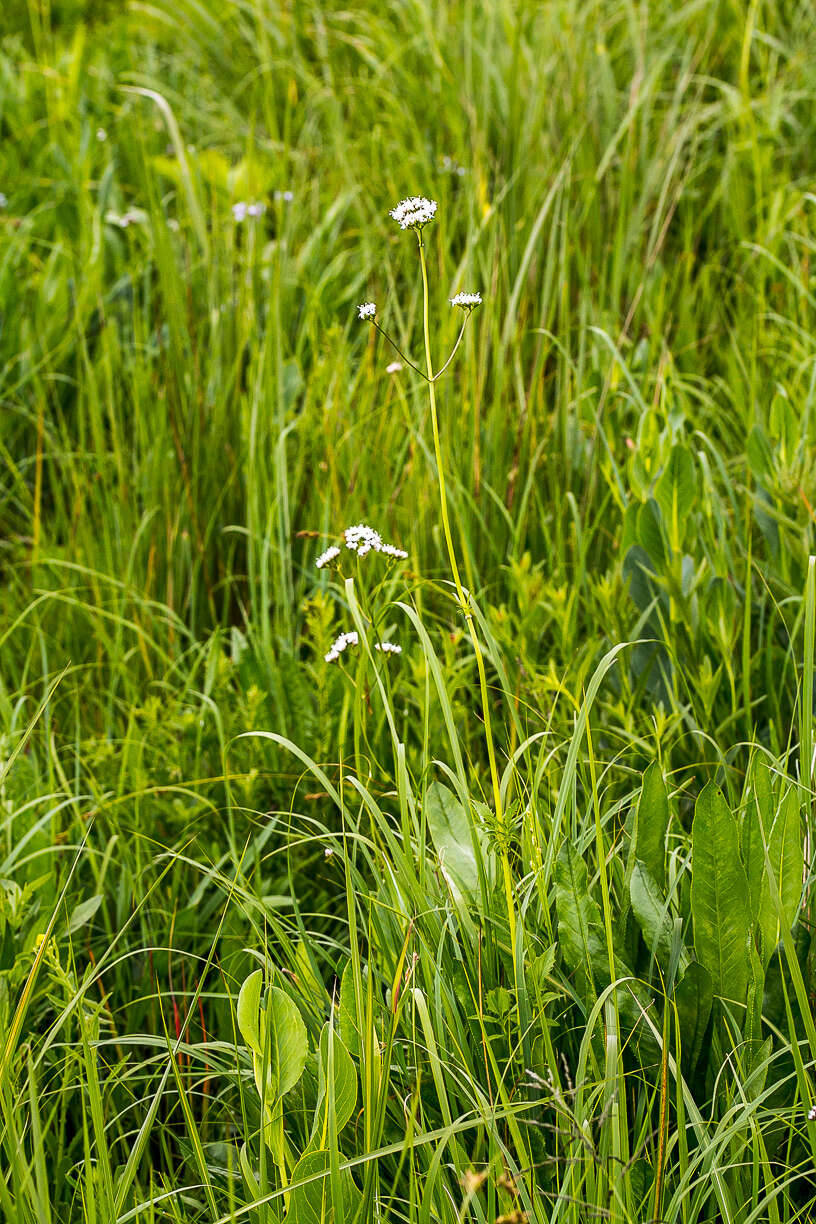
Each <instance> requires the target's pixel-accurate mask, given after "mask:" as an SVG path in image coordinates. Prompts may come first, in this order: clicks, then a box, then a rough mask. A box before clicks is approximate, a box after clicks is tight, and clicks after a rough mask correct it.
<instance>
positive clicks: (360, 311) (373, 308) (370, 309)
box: [357, 302, 377, 319]
mask: <svg viewBox="0 0 816 1224" xmlns="http://www.w3.org/2000/svg"><path fill="white" fill-rule="evenodd" d="M376 313H377V303H376V302H362V303H361V304H360V305H359V306H358V307H357V317H358V318H359V319H373V318H374V316H375V314H376Z"/></svg>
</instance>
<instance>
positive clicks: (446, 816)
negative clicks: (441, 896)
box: [425, 782, 492, 901]
mask: <svg viewBox="0 0 816 1224" xmlns="http://www.w3.org/2000/svg"><path fill="white" fill-rule="evenodd" d="M425 815H426V818H427V821H428V828H429V829H430V832H431V837H432V838H433V843H434V846H435V847H436V853H437V854H438V855H439V862H440V865H441V867H442V870H443V872H444V873H445V876H446V877H447V878H448V879H449V880H450V881H451V883H452V885H453V887H454V889H456V890H457V891H458V892H459V894H460V895H464V897H466V898H467V899H468V900H471V901H473V900H475V899H476V898H478V896H479V867H478V865H477V862H476V849H475V848H476V847H477V846H478V847H479V848H480V852H481V857H482V863H483V864H484V870H485V873H486V874H487V875H488V877H490V876H492V871H490V870H489V867H490V858H491V857H492V856H491V852H490V849H489V847H488V844H487V837H486V835H485V834H484V833H483V831H482V830H481V829H478V828H477V829H474V828H473V827H472V825H471V819H470V816H469V814H468V812H466V811H465V809H464V808H463V807H462V804H461V803H460V802H459V800H458V799H457V798H456V796H455V795H454V793H453V791H451V790H449V789H448V787H447V786H443V785H442V783H441V782H432V783H431V785H430V786H429V787H428V791H427V794H426V796H425Z"/></svg>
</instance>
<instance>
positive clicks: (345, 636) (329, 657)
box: [323, 629, 360, 663]
mask: <svg viewBox="0 0 816 1224" xmlns="http://www.w3.org/2000/svg"><path fill="white" fill-rule="evenodd" d="M359 641H360V639H359V636H358V634H357V630H356V629H352V630H351V631H350V632H349V633H341V634H340V636H339V638H335V640H334V641H333V642H332V648H331V650H330V651H329V652H328V654H326V655H324V656H323V657H324V658H325V660H326V662H327V663H335V662H336V661H337V660H338V659H339V658H340V656H341V654H342V653H343V651H344V650H345V649H346V647H347V646H356V645H358V643H359Z"/></svg>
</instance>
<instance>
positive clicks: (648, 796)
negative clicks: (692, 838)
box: [635, 761, 669, 888]
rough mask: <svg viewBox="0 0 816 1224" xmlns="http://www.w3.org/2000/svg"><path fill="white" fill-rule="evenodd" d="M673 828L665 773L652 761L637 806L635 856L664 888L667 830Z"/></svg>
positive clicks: (645, 775)
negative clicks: (670, 826)
mask: <svg viewBox="0 0 816 1224" xmlns="http://www.w3.org/2000/svg"><path fill="white" fill-rule="evenodd" d="M668 827H669V796H668V792H667V791H666V783H665V782H664V780H663V773H662V771H661V769H660V766H659V765H658V763H657V761H652V763H651V765H650V766H649V768H648V769H647V770H646V772H645V774H644V775H643V786H642V788H641V792H640V799H639V800H638V806H637V824H636V826H635V829H636V832H635V854H636V855H637V857H638V858H639V859H640V861H641V862H642V863H643V864H644V865H645V866H646V868H647V869H648V871H649V873H650V874H651V876H652V877H653V879H654V880H655V883H657V884H658V885H659V886H660V887H661V888H663V887H664V886H665V883H666V830H667V829H668Z"/></svg>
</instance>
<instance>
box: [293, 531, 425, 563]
mask: <svg viewBox="0 0 816 1224" xmlns="http://www.w3.org/2000/svg"><path fill="white" fill-rule="evenodd" d="M343 543H344V544H345V546H346V548H347V549H349V551H350V552H356V554H357V556H358V557H364V556H365V555H366V553H370V552H378V553H383V554H384V556H386V557H394V558H395V559H396V560H405V558H406V557H407V556H408V554H407V552H406V551H405V549H404V548H397V546H396V544H385V543H384V542H383V538H382V536H381V535H380V533H379V531H375V530H374V528H373V527H367V526H366V524H365V523H357V524H356V525H355V526H354V527H347V528H346V530H345V531H344V532H343ZM340 551H341V550H340V549H339V548H338V547H337V545H336V544H332V545H331V546H330V547H329V548H327V549H326V551H325V552H322V553H321V554H320V556H319V557H318V558H317V560H316V561H315V565H316V566H317V568H318V569H323V568H324V566H326V565H331V563H332V561H335V560H336V559H337V558H338V557H339V556H340Z"/></svg>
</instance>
